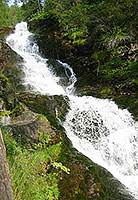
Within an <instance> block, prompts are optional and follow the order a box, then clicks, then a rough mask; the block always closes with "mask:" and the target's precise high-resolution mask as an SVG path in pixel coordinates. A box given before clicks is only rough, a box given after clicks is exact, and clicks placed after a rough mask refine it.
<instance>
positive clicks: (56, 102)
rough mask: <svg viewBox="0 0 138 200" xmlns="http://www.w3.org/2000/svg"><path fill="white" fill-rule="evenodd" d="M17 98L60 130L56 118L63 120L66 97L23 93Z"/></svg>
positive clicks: (66, 105) (66, 106) (66, 109)
mask: <svg viewBox="0 0 138 200" xmlns="http://www.w3.org/2000/svg"><path fill="white" fill-rule="evenodd" d="M18 98H19V100H20V101H21V102H22V103H24V104H25V105H26V106H27V107H28V108H29V109H30V110H32V111H33V112H37V113H40V114H43V115H45V116H46V117H47V119H48V120H49V121H50V123H51V124H52V125H53V126H54V127H56V128H58V129H62V128H61V125H60V124H59V122H58V120H57V117H58V118H60V119H61V120H63V119H64V117H65V115H66V113H67V111H68V108H69V106H68V103H67V102H68V97H63V96H62V95H61V96H57V95H55V96H46V95H45V96H42V95H35V94H30V93H29V94H28V93H25V94H23V95H19V96H18Z"/></svg>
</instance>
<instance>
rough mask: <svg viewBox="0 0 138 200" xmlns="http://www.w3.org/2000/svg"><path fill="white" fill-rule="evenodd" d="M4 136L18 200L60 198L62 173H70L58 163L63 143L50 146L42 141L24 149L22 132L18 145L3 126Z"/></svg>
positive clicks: (10, 131)
mask: <svg viewBox="0 0 138 200" xmlns="http://www.w3.org/2000/svg"><path fill="white" fill-rule="evenodd" d="M2 133H3V138H4V142H5V146H6V154H7V161H8V164H9V170H10V176H11V181H12V187H13V192H14V198H15V200H21V199H23V200H28V199H29V200H41V199H42V200H56V199H58V197H59V189H58V181H59V180H61V172H62V171H64V172H66V173H68V174H69V169H67V168H66V167H65V166H63V165H62V163H61V162H59V161H58V159H59V155H60V152H61V145H62V143H61V142H59V143H58V144H54V145H49V146H48V145H47V142H46V141H43V140H45V138H44V139H43V140H42V138H41V139H40V142H39V143H38V144H35V145H34V146H31V145H28V146H26V147H25V146H23V145H21V140H22V136H21V134H20V133H19V134H18V137H19V138H18V143H17V139H16V140H15V138H14V136H13V133H12V130H11V129H8V128H5V127H3V128H2ZM44 144H45V145H44Z"/></svg>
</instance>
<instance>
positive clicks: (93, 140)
mask: <svg viewBox="0 0 138 200" xmlns="http://www.w3.org/2000/svg"><path fill="white" fill-rule="evenodd" d="M7 44H8V45H9V46H10V47H11V48H12V49H13V50H14V51H16V52H17V53H18V54H19V55H20V56H21V57H22V58H23V59H24V64H23V68H22V70H23V71H24V73H25V78H24V80H23V83H24V85H25V86H26V88H27V90H29V91H33V92H35V93H40V94H48V95H61V94H62V95H67V96H68V97H69V104H70V110H69V112H68V113H67V115H66V118H65V121H63V122H62V125H63V127H64V128H65V130H66V134H67V136H68V138H69V139H70V140H71V141H72V144H73V146H74V147H75V148H76V149H77V150H78V151H79V152H81V153H83V154H84V155H85V156H87V157H88V158H90V159H91V160H92V161H94V162H95V163H97V164H99V165H101V166H103V167H104V168H106V169H107V170H108V171H110V172H111V173H112V174H113V176H114V177H116V178H117V179H118V180H119V181H120V182H121V183H122V184H123V185H124V186H125V187H126V189H127V190H128V191H129V192H130V194H131V195H132V196H133V197H134V198H135V199H138V187H137V186H138V123H137V122H136V121H134V120H133V117H132V116H131V114H130V113H129V112H128V111H127V110H125V109H124V110H121V109H119V108H118V106H117V105H116V104H115V103H114V102H113V101H111V100H108V99H105V100H102V99H97V98H94V97H91V96H83V97H78V96H77V95H75V93H74V91H75V87H74V84H75V82H76V81H77V79H76V77H75V74H74V72H73V70H72V68H71V67H70V66H69V65H68V64H66V63H62V62H61V61H58V60H57V61H56V62H58V64H59V65H60V66H61V67H62V68H63V70H64V75H65V76H66V77H67V78H66V80H68V82H66V81H62V79H63V77H59V76H57V75H56V73H55V72H54V69H53V67H52V66H50V65H48V59H44V58H42V57H41V55H40V54H39V47H38V46H37V44H36V43H35V42H34V39H33V34H32V33H30V32H29V31H28V29H27V24H26V22H21V23H19V24H17V25H16V28H15V32H14V33H13V34H11V35H9V36H8V37H7ZM65 82H66V83H65Z"/></svg>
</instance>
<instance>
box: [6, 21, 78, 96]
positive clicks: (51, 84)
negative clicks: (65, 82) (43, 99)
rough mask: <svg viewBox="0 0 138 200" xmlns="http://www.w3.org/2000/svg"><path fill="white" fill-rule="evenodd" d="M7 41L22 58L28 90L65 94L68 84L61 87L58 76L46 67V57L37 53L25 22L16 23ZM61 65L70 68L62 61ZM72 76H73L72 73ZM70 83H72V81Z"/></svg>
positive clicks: (68, 88)
mask: <svg viewBox="0 0 138 200" xmlns="http://www.w3.org/2000/svg"><path fill="white" fill-rule="evenodd" d="M7 43H8V45H9V46H10V47H11V48H12V49H13V50H14V51H16V52H17V53H18V54H19V55H20V56H21V57H22V58H23V59H24V64H23V71H24V72H25V75H26V77H25V79H24V84H25V85H26V86H27V87H28V88H29V89H30V90H32V91H34V92H37V93H41V94H50V95H60V94H66V91H70V86H68V87H66V88H63V87H62V86H61V85H59V84H58V82H59V81H60V78H59V77H56V76H55V75H54V73H53V71H52V70H51V69H50V68H48V64H47V59H44V58H42V57H41V56H40V55H39V48H38V46H37V44H36V43H34V42H33V34H32V33H30V32H29V31H28V29H27V24H26V22H22V23H20V24H17V25H16V27H15V32H14V33H13V34H11V35H9V36H8V37H7ZM64 65H65V66H64ZM63 67H65V68H67V67H68V69H71V68H70V66H68V65H67V64H64V63H63ZM72 77H75V76H74V75H73V74H72ZM72 77H71V79H72ZM70 81H71V80H70ZM72 84H73V85H74V83H73V82H71V85H72Z"/></svg>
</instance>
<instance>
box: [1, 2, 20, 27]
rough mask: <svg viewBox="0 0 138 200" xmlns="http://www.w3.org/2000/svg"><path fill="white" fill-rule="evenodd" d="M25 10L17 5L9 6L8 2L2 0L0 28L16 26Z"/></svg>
mask: <svg viewBox="0 0 138 200" xmlns="http://www.w3.org/2000/svg"><path fill="white" fill-rule="evenodd" d="M22 16H23V12H22V10H21V8H20V7H19V6H17V5H12V6H11V7H9V6H8V5H7V4H6V3H3V2H2V1H0V29H1V28H2V27H4V26H14V25H15V24H17V23H18V22H19V21H22Z"/></svg>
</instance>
